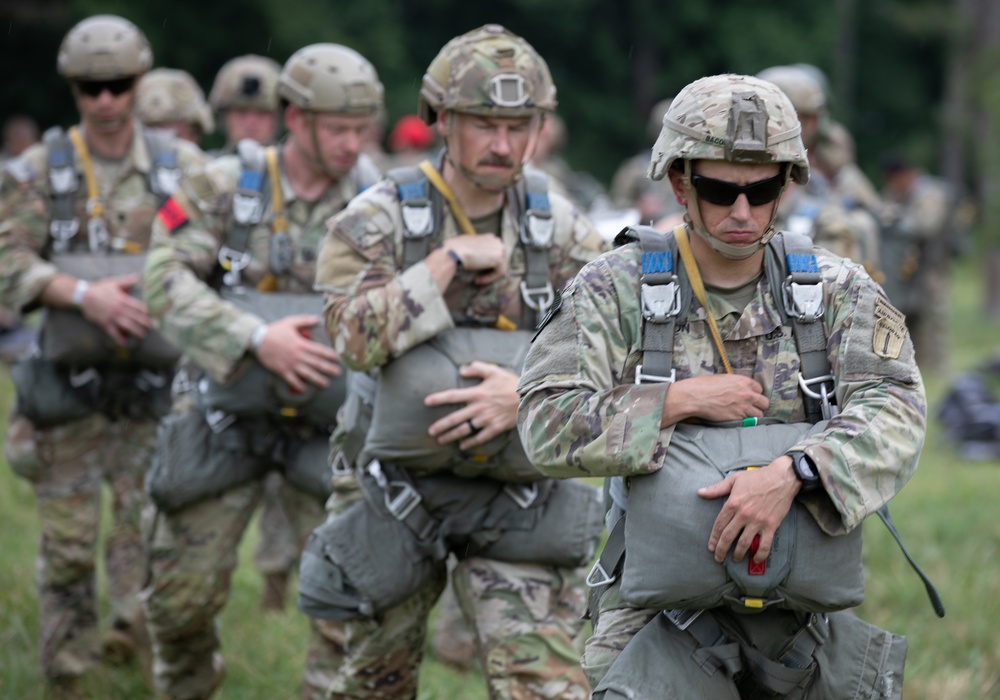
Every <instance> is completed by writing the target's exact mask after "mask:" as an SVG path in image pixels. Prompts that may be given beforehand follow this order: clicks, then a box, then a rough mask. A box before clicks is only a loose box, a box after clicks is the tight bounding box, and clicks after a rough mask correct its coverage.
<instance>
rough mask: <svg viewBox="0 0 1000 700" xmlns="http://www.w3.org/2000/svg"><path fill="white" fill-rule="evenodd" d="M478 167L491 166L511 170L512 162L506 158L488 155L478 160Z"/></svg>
mask: <svg viewBox="0 0 1000 700" xmlns="http://www.w3.org/2000/svg"><path fill="white" fill-rule="evenodd" d="M479 165H492V166H498V167H501V168H513V167H514V160H513V159H511V158H508V157H506V156H498V155H489V156H486V157H485V158H483V159H482V160H480V161H479Z"/></svg>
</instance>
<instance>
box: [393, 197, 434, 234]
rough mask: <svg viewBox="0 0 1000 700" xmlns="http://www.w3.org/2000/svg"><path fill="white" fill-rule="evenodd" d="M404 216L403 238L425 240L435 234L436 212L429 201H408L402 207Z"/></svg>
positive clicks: (401, 210)
mask: <svg viewBox="0 0 1000 700" xmlns="http://www.w3.org/2000/svg"><path fill="white" fill-rule="evenodd" d="M400 212H402V215H403V237H404V238H423V237H424V236H429V235H431V233H433V232H434V225H433V224H434V212H433V211H432V210H431V203H430V201H429V200H426V199H425V200H421V201H420V202H412V201H408V202H406V203H405V204H403V205H401V206H400Z"/></svg>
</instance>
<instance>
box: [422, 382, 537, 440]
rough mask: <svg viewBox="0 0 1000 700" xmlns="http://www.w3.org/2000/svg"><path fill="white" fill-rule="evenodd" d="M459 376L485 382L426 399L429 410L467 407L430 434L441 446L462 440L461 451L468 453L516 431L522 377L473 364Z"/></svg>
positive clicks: (442, 392) (447, 418)
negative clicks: (502, 435)
mask: <svg viewBox="0 0 1000 700" xmlns="http://www.w3.org/2000/svg"><path fill="white" fill-rule="evenodd" d="M459 374H460V375H461V376H463V377H466V378H476V377H478V378H479V379H481V380H482V381H480V382H479V383H478V384H476V385H475V386H470V387H465V388H461V389H448V390H446V391H438V392H435V393H433V394H430V395H429V396H427V397H426V398H425V399H424V404H425V405H427V406H444V405H447V404H465V406H463V407H462V408H459V409H456V410H455V411H452V412H451V413H449V414H448V415H447V416H445V417H444V418H442V419H441V420H439V421H437V422H435V423H434V424H433V425H431V427H430V428H428V430H427V432H428V433H429V434H430V435H431V436H432V437H436V438H437V441H438V443H439V444H441V445H446V444H448V443H450V442H455V441H456V440H461V442H459V443H458V446H459V448H460V449H463V450H468V449H470V448H472V447H475V446H477V445H482V444H483V443H486V442H489V441H490V440H492V439H493V438H494V437H496V436H497V435H500V434H501V433H505V432H507V431H508V430H513V429H514V427H515V425H516V424H517V402H518V396H517V382H518V379H519V377H518V376H517V375H516V374H514V373H513V372H509V371H507V370H505V369H503V368H501V367H498V366H497V365H494V364H490V363H489V362H472V363H471V364H468V365H466V366H464V367H462V368H460V369H459Z"/></svg>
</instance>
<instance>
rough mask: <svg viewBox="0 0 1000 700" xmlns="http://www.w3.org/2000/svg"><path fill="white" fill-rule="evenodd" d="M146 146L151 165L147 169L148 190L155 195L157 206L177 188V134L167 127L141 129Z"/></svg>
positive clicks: (178, 179)
mask: <svg viewBox="0 0 1000 700" xmlns="http://www.w3.org/2000/svg"><path fill="white" fill-rule="evenodd" d="M143 137H144V139H145V141H146V148H147V149H148V150H149V156H150V160H151V161H152V166H151V167H150V169H149V191H150V192H152V193H153V194H155V195H156V197H157V200H158V201H157V206H158V207H160V206H163V203H164V202H166V201H167V199H168V198H169V197H170V195H172V194H173V193H174V192H175V191H176V190H177V184H178V183H179V182H180V179H181V168H180V166H179V165H178V163H177V136H176V135H175V134H174V132H173V131H171V130H169V129H143Z"/></svg>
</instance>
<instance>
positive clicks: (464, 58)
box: [418, 24, 556, 124]
mask: <svg viewBox="0 0 1000 700" xmlns="http://www.w3.org/2000/svg"><path fill="white" fill-rule="evenodd" d="M555 108H556V88H555V85H554V84H553V82H552V75H551V74H550V73H549V67H548V65H546V63H545V61H544V60H543V59H542V57H541V56H539V55H538V52H537V51H535V49H534V48H533V47H532V46H531V45H530V44H529V43H528V42H527V41H525V40H524V39H522V38H521V37H519V36H517V35H516V34H513V33H511V32H509V31H508V30H506V29H504V28H503V27H502V26H500V25H499V24H487V25H485V26H483V27H480V28H479V29H474V30H472V31H471V32H467V33H465V34H462V35H461V36H458V37H455V38H454V39H452V40H451V41H449V42H448V43H447V44H445V46H444V48H442V49H441V51H440V52H439V53H438V55H437V56H436V57H435V58H434V60H433V61H431V64H430V66H428V68H427V72H426V73H425V74H424V80H423V85H422V86H421V88H420V101H419V103H418V114H419V115H420V118H421V119H423V120H424V121H425V122H426V123H427V124H433V123H434V122H435V121H436V119H437V113H438V112H440V111H442V110H450V111H455V112H465V113H467V114H480V115H484V116H494V117H530V116H533V115H535V114H537V113H539V112H540V111H543V112H551V111H553V110H555Z"/></svg>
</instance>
